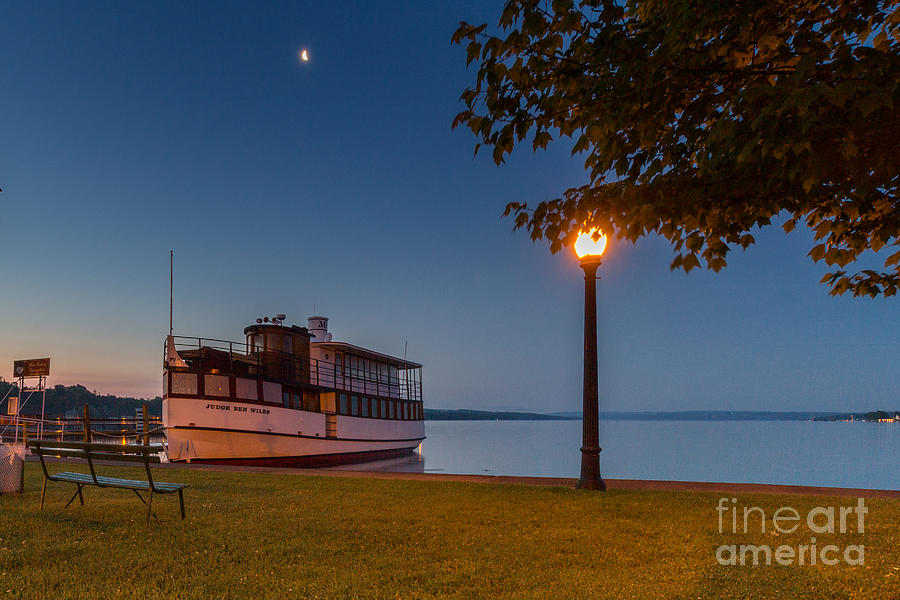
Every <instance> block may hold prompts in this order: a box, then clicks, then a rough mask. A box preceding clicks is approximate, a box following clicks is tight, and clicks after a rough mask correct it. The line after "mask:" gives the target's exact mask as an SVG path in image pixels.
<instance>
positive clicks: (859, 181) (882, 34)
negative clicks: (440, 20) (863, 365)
mask: <svg viewBox="0 0 900 600" xmlns="http://www.w3.org/2000/svg"><path fill="white" fill-rule="evenodd" d="M453 41H454V43H457V44H462V45H465V46H466V48H467V54H468V63H475V64H476V65H477V67H478V73H477V78H476V81H475V83H474V85H473V87H470V88H468V89H466V90H465V91H464V92H463V94H462V101H463V102H464V103H465V106H466V108H465V110H463V111H462V112H461V113H460V114H459V115H458V116H457V117H456V119H455V120H454V127H456V126H457V125H460V124H462V125H465V126H467V127H468V128H470V129H471V130H472V132H473V133H474V134H475V135H476V136H477V137H478V139H479V143H478V145H477V146H476V150H475V151H476V153H477V152H478V148H479V147H481V146H486V147H489V148H491V149H492V151H493V159H494V161H495V162H496V163H498V164H500V163H502V162H503V161H504V157H505V156H506V155H507V154H509V153H510V152H512V150H513V149H514V148H515V147H516V146H517V145H519V144H522V143H527V142H530V143H531V146H532V148H533V149H534V150H537V149H539V148H545V147H546V146H547V145H548V144H549V143H551V142H552V141H553V140H554V139H558V138H561V137H566V138H570V139H571V141H572V152H573V154H580V155H582V156H583V157H584V161H585V162H584V165H585V169H586V170H587V172H588V174H589V176H590V177H589V182H588V183H587V184H585V185H580V186H576V187H572V188H570V189H567V190H565V192H564V193H562V194H561V196H560V197H559V198H557V199H554V200H551V201H545V202H540V203H539V204H537V205H536V206H534V207H533V208H532V207H529V205H528V204H527V203H525V202H513V203H510V204H509V205H508V206H507V208H506V214H507V215H510V214H512V215H514V218H515V226H516V228H517V229H518V228H525V229H527V230H528V231H529V232H530V233H531V237H532V239H533V240H540V239H546V240H548V241H549V244H550V249H551V251H553V252H557V251H558V250H559V249H560V248H562V247H564V246H567V245H569V244H570V243H571V242H572V240H573V238H574V235H575V234H577V232H578V230H579V229H581V228H582V227H585V226H587V227H598V228H600V229H602V230H604V231H606V232H613V233H614V234H615V235H616V236H617V237H619V238H624V239H628V240H630V241H632V242H634V241H636V240H637V239H639V238H640V237H642V236H645V235H648V234H651V233H653V234H659V235H661V236H663V237H664V238H666V239H667V240H668V241H669V242H671V243H672V245H673V247H674V250H675V258H674V260H673V262H672V268H673V269H674V268H681V269H684V270H687V271H690V270H691V269H692V268H695V267H698V266H700V265H701V264H705V265H706V266H707V267H708V268H710V269H713V270H716V271H718V270H719V269H721V268H722V267H724V266H725V265H726V258H727V255H728V253H729V251H730V250H731V249H733V248H736V247H742V248H746V247H747V246H749V245H750V244H753V243H754V238H753V231H754V229H755V228H757V227H762V226H766V225H769V224H771V223H772V222H773V220H775V219H776V218H779V219H780V218H785V219H786V221H785V222H784V225H783V226H784V229H785V230H786V231H791V230H792V229H793V228H794V227H795V226H796V225H797V224H798V223H803V224H805V225H807V226H808V227H810V228H811V230H812V231H813V232H814V234H815V240H816V242H815V245H814V247H813V248H812V249H811V250H810V252H809V255H810V256H811V257H812V258H813V260H815V261H824V262H825V263H826V264H828V265H829V266H831V267H832V268H833V270H832V272H830V273H829V274H827V275H826V276H825V277H824V278H823V279H822V282H823V283H827V284H828V285H829V286H830V289H831V293H832V294H841V293H844V292H848V291H849V292H852V293H853V294H855V295H870V296H877V295H879V294H884V295H885V296H888V295H893V294H895V293H896V292H897V287H898V285H900V251H898V250H900V248H897V246H900V238H898V235H900V205H898V198H897V188H898V166H900V147H898V146H900V145H898V140H900V118H898V114H897V110H896V107H897V105H898V99H900V83H898V75H900V58H898V48H900V0H893V1H889V0H881V1H873V2H863V1H842V0H825V1H823V2H802V1H801V2H787V1H762V0H760V1H756V2H745V1H741V0H729V1H715V0H620V1H618V2H602V1H600V0H584V1H581V2H574V1H572V0H554V1H552V2H550V1H539V0H510V1H508V2H507V3H506V5H505V7H504V9H503V12H502V14H501V16H500V20H499V25H498V27H497V28H496V29H494V30H488V27H487V25H470V24H468V23H465V22H463V23H461V24H460V26H459V28H458V29H457V31H456V32H455V33H454V35H453ZM885 247H887V249H888V250H893V252H889V253H888V254H889V256H887V258H886V260H885V261H884V268H883V269H882V270H868V269H865V270H863V269H860V270H858V271H856V272H848V270H846V268H848V267H849V268H851V271H852V267H854V264H858V263H856V261H857V259H858V258H859V257H860V255H862V254H863V253H864V252H866V251H869V250H871V251H879V250H881V249H882V248H885Z"/></svg>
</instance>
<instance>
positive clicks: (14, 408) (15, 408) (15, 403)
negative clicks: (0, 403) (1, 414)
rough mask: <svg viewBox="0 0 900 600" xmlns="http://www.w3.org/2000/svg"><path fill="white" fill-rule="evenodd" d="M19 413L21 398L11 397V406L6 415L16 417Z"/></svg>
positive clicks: (8, 405) (7, 408)
mask: <svg viewBox="0 0 900 600" xmlns="http://www.w3.org/2000/svg"><path fill="white" fill-rule="evenodd" d="M18 412H19V397H18V396H10V397H9V404H7V406H6V414H8V415H14V414H16V413H18Z"/></svg>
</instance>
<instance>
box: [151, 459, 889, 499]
mask: <svg viewBox="0 0 900 600" xmlns="http://www.w3.org/2000/svg"><path fill="white" fill-rule="evenodd" d="M165 466H166V467H167V468H172V469H204V470H206V469H209V470H214V471H239V472H246V473H283V474H290V475H311V476H317V477H352V478H357V479H404V480H412V481H464V482H469V483H487V484H507V485H543V486H552V487H569V488H574V487H575V483H576V481H577V480H576V479H571V478H566V477H513V476H508V475H453V474H450V473H409V472H402V471H350V470H345V469H286V468H273V467H243V466H227V465H197V464H194V465H186V464H183V463H168V464H166V465H165ZM604 481H605V482H606V487H607V489H610V490H660V491H677V492H710V493H723V494H777V495H784V494H797V495H804V496H847V497H853V498H859V497H862V498H894V499H898V500H900V490H868V489H858V488H836V487H813V486H803V485H769V484H760V483H718V482H706V481H657V480H647V479H605V480H604Z"/></svg>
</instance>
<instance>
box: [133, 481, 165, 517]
mask: <svg viewBox="0 0 900 600" xmlns="http://www.w3.org/2000/svg"><path fill="white" fill-rule="evenodd" d="M131 491H132V492H134V495H135V496H137V497H138V500H140V501H141V502H143V503H144V506H146V507H147V513H148V515H147V523H150V514H153V518H154V519H156V522H157V523H162V521H160V520H159V517H157V516H156V514H154V513H151V512H150V505H149V504H147V501H146V500H144V497H143V496H141V493H140V492H138V491H137V490H135V489H132V490H131ZM150 501H151V502H152V501H153V492H152V491H151V492H150Z"/></svg>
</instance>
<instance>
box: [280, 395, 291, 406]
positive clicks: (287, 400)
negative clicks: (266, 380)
mask: <svg viewBox="0 0 900 600" xmlns="http://www.w3.org/2000/svg"><path fill="white" fill-rule="evenodd" d="M281 403H282V404H283V405H284V407H285V408H290V407H291V393H290V392H284V393H283V394H282V395H281Z"/></svg>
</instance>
